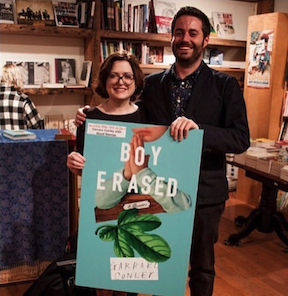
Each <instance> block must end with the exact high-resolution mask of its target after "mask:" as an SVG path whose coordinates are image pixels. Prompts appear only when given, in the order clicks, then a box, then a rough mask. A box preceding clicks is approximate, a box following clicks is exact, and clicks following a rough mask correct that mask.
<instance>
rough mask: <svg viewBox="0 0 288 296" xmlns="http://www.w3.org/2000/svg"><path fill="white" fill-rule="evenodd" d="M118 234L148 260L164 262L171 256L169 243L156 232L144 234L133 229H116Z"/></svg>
mask: <svg viewBox="0 0 288 296" xmlns="http://www.w3.org/2000/svg"><path fill="white" fill-rule="evenodd" d="M119 235H121V236H123V237H124V238H125V241H127V243H128V244H129V245H130V246H132V247H133V248H134V249H135V250H136V251H137V252H138V253H139V255H140V256H141V257H142V258H144V259H146V260H147V261H149V262H164V261H166V260H168V259H169V258H170V257H171V249H170V246H169V244H168V243H167V242H166V241H165V240H164V239H163V238H162V237H161V236H159V235H157V234H146V233H143V232H141V231H138V230H135V229H133V230H132V229H129V230H126V229H124V228H120V229H118V237H119Z"/></svg>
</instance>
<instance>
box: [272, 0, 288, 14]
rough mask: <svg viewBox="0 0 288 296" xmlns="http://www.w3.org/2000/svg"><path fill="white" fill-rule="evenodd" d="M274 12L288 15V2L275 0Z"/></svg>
mask: <svg viewBox="0 0 288 296" xmlns="http://www.w3.org/2000/svg"><path fill="white" fill-rule="evenodd" d="M274 10H275V12H286V13H288V1H287V0H275V5H274Z"/></svg>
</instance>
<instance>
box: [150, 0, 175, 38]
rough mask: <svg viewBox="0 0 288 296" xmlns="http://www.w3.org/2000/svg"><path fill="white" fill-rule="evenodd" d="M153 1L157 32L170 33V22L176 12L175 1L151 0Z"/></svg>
mask: <svg viewBox="0 0 288 296" xmlns="http://www.w3.org/2000/svg"><path fill="white" fill-rule="evenodd" d="M151 1H152V2H153V8H154V14H155V22H156V28H157V33H171V23H172V20H173V17H174V15H175V14H176V12H177V7H176V2H173V1H165V0H151Z"/></svg>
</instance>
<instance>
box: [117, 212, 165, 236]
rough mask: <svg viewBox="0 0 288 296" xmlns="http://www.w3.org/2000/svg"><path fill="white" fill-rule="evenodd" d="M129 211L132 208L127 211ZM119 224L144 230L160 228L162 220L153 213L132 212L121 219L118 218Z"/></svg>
mask: <svg viewBox="0 0 288 296" xmlns="http://www.w3.org/2000/svg"><path fill="white" fill-rule="evenodd" d="M129 211H130V210H128V211H125V212H129ZM137 211H138V210H137ZM119 216H120V215H119ZM118 225H119V226H121V227H125V229H127V230H128V229H135V230H139V231H142V232H143V231H151V230H153V229H156V228H158V227H159V226H160V225H161V220H160V219H159V218H158V217H157V216H154V215H151V214H142V215H140V216H137V215H135V214H134V213H131V215H126V216H125V217H123V216H122V217H121V219H120V221H119V218H118Z"/></svg>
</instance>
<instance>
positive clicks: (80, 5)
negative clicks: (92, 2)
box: [76, 0, 89, 28]
mask: <svg viewBox="0 0 288 296" xmlns="http://www.w3.org/2000/svg"><path fill="white" fill-rule="evenodd" d="M76 3H77V14H78V15H77V18H78V23H79V27H80V28H86V26H87V19H88V5H89V3H88V0H77V1H76Z"/></svg>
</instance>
